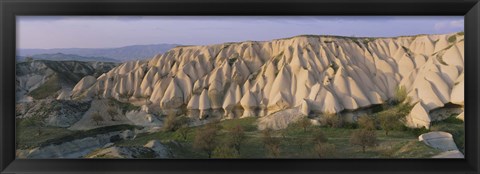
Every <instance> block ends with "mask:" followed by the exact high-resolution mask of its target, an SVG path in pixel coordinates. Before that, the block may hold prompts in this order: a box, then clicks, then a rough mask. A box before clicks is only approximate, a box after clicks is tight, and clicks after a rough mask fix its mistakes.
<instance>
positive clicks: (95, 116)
mask: <svg viewBox="0 0 480 174" xmlns="http://www.w3.org/2000/svg"><path fill="white" fill-rule="evenodd" d="M92 119H93V121H94V122H95V124H96V125H97V126H98V124H99V123H100V122H102V121H105V120H104V119H103V117H102V115H100V113H99V112H96V113H94V114H93V115H92Z"/></svg>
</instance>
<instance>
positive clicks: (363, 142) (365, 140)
mask: <svg viewBox="0 0 480 174" xmlns="http://www.w3.org/2000/svg"><path fill="white" fill-rule="evenodd" d="M377 141H378V140H377V135H376V133H375V131H373V130H368V129H357V130H355V131H354V132H353V133H352V136H351V138H350V143H351V144H352V145H357V146H360V147H362V152H363V153H365V148H366V147H375V146H376V145H377Z"/></svg>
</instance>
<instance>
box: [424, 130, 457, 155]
mask: <svg viewBox="0 0 480 174" xmlns="http://www.w3.org/2000/svg"><path fill="white" fill-rule="evenodd" d="M418 141H422V142H424V143H425V144H426V145H428V146H431V147H433V148H435V149H439V150H441V151H453V150H458V148H457V145H456V144H455V142H454V140H453V136H452V134H450V133H448V132H441V131H435V132H429V133H424V134H422V135H420V136H418Z"/></svg>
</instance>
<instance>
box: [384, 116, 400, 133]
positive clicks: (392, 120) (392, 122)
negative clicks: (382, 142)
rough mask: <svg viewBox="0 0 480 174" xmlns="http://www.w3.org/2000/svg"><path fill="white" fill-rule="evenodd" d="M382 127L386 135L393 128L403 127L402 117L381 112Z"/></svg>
mask: <svg viewBox="0 0 480 174" xmlns="http://www.w3.org/2000/svg"><path fill="white" fill-rule="evenodd" d="M378 118H379V122H380V127H381V128H382V129H383V130H384V131H385V135H386V136H388V133H389V132H390V131H392V130H395V129H399V128H401V126H402V124H401V122H400V120H399V119H400V118H399V117H398V116H397V115H395V114H380V115H379V117H378Z"/></svg>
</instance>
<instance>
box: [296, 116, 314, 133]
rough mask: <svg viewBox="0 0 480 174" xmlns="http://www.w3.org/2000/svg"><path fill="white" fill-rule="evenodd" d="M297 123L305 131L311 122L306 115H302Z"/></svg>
mask: <svg viewBox="0 0 480 174" xmlns="http://www.w3.org/2000/svg"><path fill="white" fill-rule="evenodd" d="M298 125H299V126H300V127H302V128H303V132H307V129H308V128H309V127H310V126H312V122H311V121H310V119H308V118H307V117H304V118H302V119H300V120H299V121H298Z"/></svg>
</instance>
